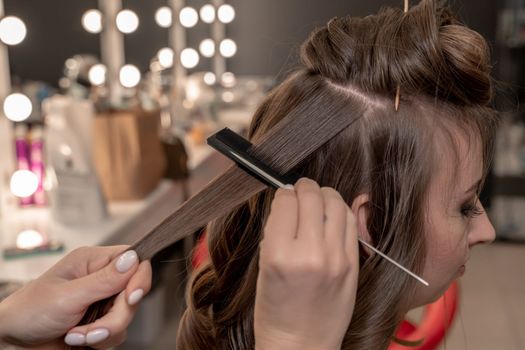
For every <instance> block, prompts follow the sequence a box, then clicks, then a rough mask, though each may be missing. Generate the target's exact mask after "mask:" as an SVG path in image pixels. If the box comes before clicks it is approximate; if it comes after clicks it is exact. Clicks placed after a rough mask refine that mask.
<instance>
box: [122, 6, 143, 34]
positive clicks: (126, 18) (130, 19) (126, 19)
mask: <svg viewBox="0 0 525 350" xmlns="http://www.w3.org/2000/svg"><path fill="white" fill-rule="evenodd" d="M138 27H139V18H138V17H137V15H136V14H135V12H133V11H131V10H122V11H120V12H119V13H118V14H117V28H118V30H120V31H121V32H122V33H124V34H130V33H133V32H134V31H135V30H137V28H138Z"/></svg>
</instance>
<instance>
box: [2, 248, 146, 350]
mask: <svg viewBox="0 0 525 350" xmlns="http://www.w3.org/2000/svg"><path fill="white" fill-rule="evenodd" d="M126 248H128V247H127V246H112V247H91V248H79V249H76V250H74V251H73V252H72V253H70V254H68V255H67V256H65V257H64V258H63V259H62V260H60V261H59V262H58V263H57V264H56V265H54V266H53V267H52V268H51V269H49V270H48V271H47V272H45V273H44V274H43V275H42V276H40V277H39V278H38V279H36V280H34V281H32V282H30V283H28V284H27V285H25V286H24V287H23V288H22V289H20V290H19V291H17V292H16V293H13V294H12V295H10V296H9V297H8V298H7V299H5V300H4V301H2V302H1V303H0V336H1V337H2V340H4V341H6V342H8V343H11V344H15V345H21V346H30V347H32V346H38V348H39V349H61V348H64V347H65V343H64V341H66V343H69V345H77V346H79V345H89V346H91V347H93V348H95V349H107V348H109V347H112V346H115V345H118V344H120V343H122V342H123V341H124V340H125V338H126V328H127V327H128V325H129V323H130V322H131V320H132V318H133V316H134V314H135V312H136V310H137V303H138V301H139V300H140V299H141V298H142V297H143V296H144V295H145V294H146V293H148V292H149V290H150V287H151V265H150V263H149V261H143V262H142V263H140V264H139V263H138V261H137V255H136V253H135V252H133V251H128V252H126V253H124V254H123V255H121V253H122V252H123V251H124V250H125V249H126ZM115 294H118V297H117V298H116V299H115V302H114V304H113V306H112V307H111V309H110V310H109V311H108V312H107V313H106V314H105V315H104V316H103V317H101V318H100V319H98V320H96V321H95V322H93V323H90V324H87V325H83V326H78V327H75V326H76V325H77V324H78V322H80V320H81V319H82V316H83V315H84V313H85V311H86V309H87V308H88V306H89V305H90V304H92V303H94V302H95V301H97V300H101V299H104V298H106V297H110V296H112V295H115ZM66 334H67V335H66ZM64 337H65V338H64Z"/></svg>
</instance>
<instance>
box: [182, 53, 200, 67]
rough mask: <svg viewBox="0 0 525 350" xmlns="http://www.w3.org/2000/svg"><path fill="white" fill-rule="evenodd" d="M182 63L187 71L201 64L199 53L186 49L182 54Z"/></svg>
mask: <svg viewBox="0 0 525 350" xmlns="http://www.w3.org/2000/svg"><path fill="white" fill-rule="evenodd" d="M180 63H181V64H182V66H183V67H184V68H187V69H190V68H193V67H195V66H196V65H198V64H199V53H198V52H197V51H195V50H194V49H192V48H185V49H184V50H182V52H181V53H180Z"/></svg>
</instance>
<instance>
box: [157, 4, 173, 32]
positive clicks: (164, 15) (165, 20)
mask: <svg viewBox="0 0 525 350" xmlns="http://www.w3.org/2000/svg"><path fill="white" fill-rule="evenodd" d="M155 21H156V22H157V24H158V25H159V26H161V27H162V28H169V27H171V22H172V16H171V9H170V8H169V7H167V6H162V7H161V8H159V9H158V10H157V12H155Z"/></svg>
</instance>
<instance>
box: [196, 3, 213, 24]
mask: <svg viewBox="0 0 525 350" xmlns="http://www.w3.org/2000/svg"><path fill="white" fill-rule="evenodd" d="M199 14H200V16H201V21H203V22H204V23H213V21H215V8H214V7H213V6H212V5H210V4H207V5H204V6H202V7H201V9H200V11H199Z"/></svg>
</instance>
